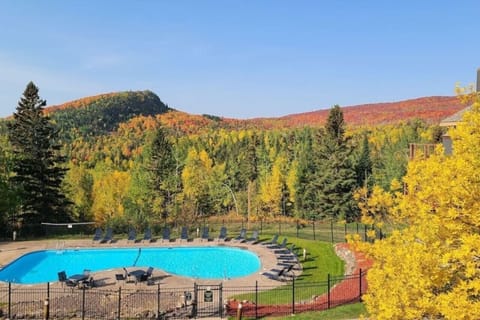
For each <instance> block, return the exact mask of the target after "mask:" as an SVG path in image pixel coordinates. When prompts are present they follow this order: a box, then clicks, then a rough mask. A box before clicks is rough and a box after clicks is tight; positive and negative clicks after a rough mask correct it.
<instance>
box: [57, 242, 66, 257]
mask: <svg viewBox="0 0 480 320" xmlns="http://www.w3.org/2000/svg"><path fill="white" fill-rule="evenodd" d="M55 249H56V251H57V254H62V253H63V251H64V250H65V241H57V244H56V246H55Z"/></svg>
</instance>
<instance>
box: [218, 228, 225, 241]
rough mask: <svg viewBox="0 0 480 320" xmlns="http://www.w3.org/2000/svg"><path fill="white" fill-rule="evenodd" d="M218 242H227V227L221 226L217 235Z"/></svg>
mask: <svg viewBox="0 0 480 320" xmlns="http://www.w3.org/2000/svg"><path fill="white" fill-rule="evenodd" d="M218 240H223V241H227V227H225V226H222V227H221V228H220V234H219V235H218Z"/></svg>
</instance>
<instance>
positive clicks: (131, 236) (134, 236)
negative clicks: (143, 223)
mask: <svg viewBox="0 0 480 320" xmlns="http://www.w3.org/2000/svg"><path fill="white" fill-rule="evenodd" d="M136 240H137V232H136V231H135V229H133V228H131V229H130V230H129V231H128V238H127V241H128V242H130V241H132V242H135V241H136Z"/></svg>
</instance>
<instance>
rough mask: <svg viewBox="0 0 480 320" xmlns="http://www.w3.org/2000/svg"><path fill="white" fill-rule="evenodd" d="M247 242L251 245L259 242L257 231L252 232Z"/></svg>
mask: <svg viewBox="0 0 480 320" xmlns="http://www.w3.org/2000/svg"><path fill="white" fill-rule="evenodd" d="M246 241H247V242H251V243H252V244H256V243H258V242H259V233H258V230H255V231H253V233H252V236H251V237H250V238H248V239H247V240H246Z"/></svg>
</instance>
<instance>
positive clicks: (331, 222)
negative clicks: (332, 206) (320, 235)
mask: <svg viewBox="0 0 480 320" xmlns="http://www.w3.org/2000/svg"><path fill="white" fill-rule="evenodd" d="M330 233H331V235H332V243H333V220H331V221H330Z"/></svg>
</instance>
